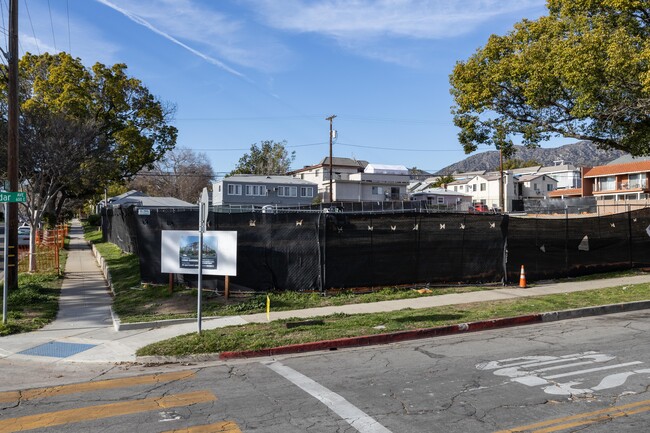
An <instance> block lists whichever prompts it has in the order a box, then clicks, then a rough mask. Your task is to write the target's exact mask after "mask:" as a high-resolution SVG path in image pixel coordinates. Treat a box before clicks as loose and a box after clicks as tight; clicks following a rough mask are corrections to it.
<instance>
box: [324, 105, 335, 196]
mask: <svg viewBox="0 0 650 433" xmlns="http://www.w3.org/2000/svg"><path fill="white" fill-rule="evenodd" d="M335 117H336V115H335V114H333V115H331V116H330V117H326V118H325V120H329V121H330V193H329V199H330V204H332V203H333V202H334V189H332V138H333V135H334V130H333V129H332V121H333V120H334V118H335Z"/></svg>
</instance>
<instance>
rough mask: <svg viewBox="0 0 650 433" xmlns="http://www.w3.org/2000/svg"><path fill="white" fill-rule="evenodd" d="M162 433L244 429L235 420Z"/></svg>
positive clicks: (225, 432)
mask: <svg viewBox="0 0 650 433" xmlns="http://www.w3.org/2000/svg"><path fill="white" fill-rule="evenodd" d="M162 433H242V431H241V430H240V429H239V426H238V425H237V424H235V423H234V422H232V421H224V422H218V423H216V424H210V425H197V426H194V427H188V428H182V429H178V430H169V431H165V432H162Z"/></svg>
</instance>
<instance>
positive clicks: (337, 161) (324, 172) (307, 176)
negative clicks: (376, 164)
mask: <svg viewBox="0 0 650 433" xmlns="http://www.w3.org/2000/svg"><path fill="white" fill-rule="evenodd" d="M367 165H368V162H367V161H360V160H356V159H352V158H338V157H332V165H331V169H332V183H333V182H334V181H335V180H346V179H348V177H349V176H350V175H351V174H355V173H362V172H363V170H364V169H365V168H366V166H367ZM288 175H289V176H292V177H293V178H296V179H301V180H306V181H309V182H313V183H315V184H316V185H318V194H319V195H320V197H321V199H322V200H323V201H328V200H329V184H330V182H329V181H330V159H329V157H325V158H323V159H322V160H321V161H320V162H319V163H318V164H316V165H308V166H305V167H303V168H300V169H298V170H294V171H291V172H289V173H288ZM336 199H337V200H338V198H336Z"/></svg>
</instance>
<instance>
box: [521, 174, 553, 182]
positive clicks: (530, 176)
mask: <svg viewBox="0 0 650 433" xmlns="http://www.w3.org/2000/svg"><path fill="white" fill-rule="evenodd" d="M542 176H546V177H548V178H549V180H552V181H554V182H557V180H556V179H554V178H552V177H551V176H549V175H548V174H526V175H523V176H520V177H519V179H517V180H519V182H530V181H531V180H535V179H538V178H540V177H542Z"/></svg>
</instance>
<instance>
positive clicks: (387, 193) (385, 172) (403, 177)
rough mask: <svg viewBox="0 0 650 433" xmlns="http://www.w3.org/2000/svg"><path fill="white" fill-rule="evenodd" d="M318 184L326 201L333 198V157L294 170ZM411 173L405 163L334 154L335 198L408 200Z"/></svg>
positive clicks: (348, 199)
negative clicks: (360, 159)
mask: <svg viewBox="0 0 650 433" xmlns="http://www.w3.org/2000/svg"><path fill="white" fill-rule="evenodd" d="M290 174H291V175H292V176H293V177H294V178H299V179H304V180H310V181H312V182H314V183H316V184H317V185H318V193H319V195H320V197H321V198H322V200H323V201H326V202H327V201H329V200H330V191H329V189H330V177H329V158H324V159H323V160H321V162H320V163H319V164H316V165H313V166H307V167H304V168H302V169H299V170H294V171H292V172H291V173H290ZM409 181H410V177H409V172H408V169H407V168H406V167H405V166H403V165H387V164H369V163H368V162H366V161H358V160H356V159H350V158H332V180H331V185H332V189H333V194H332V195H331V198H332V201H338V202H362V201H387V200H407V199H408V191H407V187H408V185H409Z"/></svg>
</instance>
